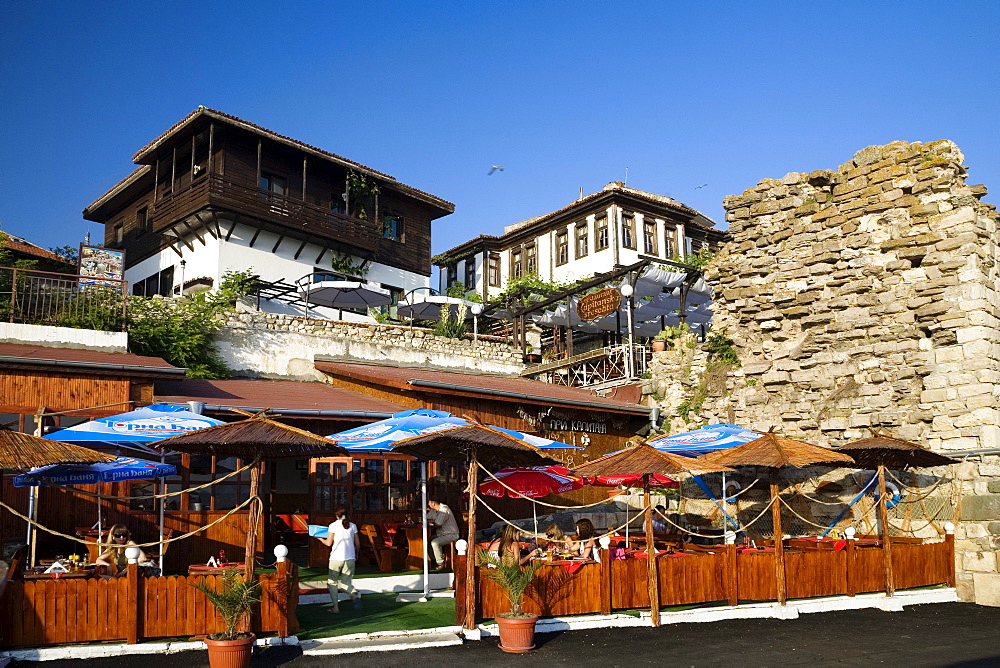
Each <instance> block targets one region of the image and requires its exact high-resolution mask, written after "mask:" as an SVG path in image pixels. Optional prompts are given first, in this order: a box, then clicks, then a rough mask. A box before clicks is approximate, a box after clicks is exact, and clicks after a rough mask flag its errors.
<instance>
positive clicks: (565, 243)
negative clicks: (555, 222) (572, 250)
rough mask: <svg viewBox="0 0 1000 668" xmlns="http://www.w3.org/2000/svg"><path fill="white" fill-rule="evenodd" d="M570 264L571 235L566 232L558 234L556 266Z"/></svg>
mask: <svg viewBox="0 0 1000 668" xmlns="http://www.w3.org/2000/svg"><path fill="white" fill-rule="evenodd" d="M567 262H569V234H567V233H566V230H563V231H562V232H557V233H556V264H557V265H561V264H566V263H567Z"/></svg>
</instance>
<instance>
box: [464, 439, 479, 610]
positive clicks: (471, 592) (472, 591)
mask: <svg viewBox="0 0 1000 668" xmlns="http://www.w3.org/2000/svg"><path fill="white" fill-rule="evenodd" d="M468 477H469V527H468V529H469V531H468V536H469V538H468V540H469V547H468V549H467V551H466V557H465V628H467V629H474V628H476V561H477V558H478V556H479V553H478V551H477V548H478V543H476V494H477V493H478V491H479V461H478V459H477V457H476V446H472V449H471V450H470V452H469V476H468Z"/></svg>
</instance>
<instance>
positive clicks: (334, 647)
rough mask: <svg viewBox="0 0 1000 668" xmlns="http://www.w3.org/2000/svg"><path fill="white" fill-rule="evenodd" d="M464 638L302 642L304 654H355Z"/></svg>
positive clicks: (453, 642)
mask: <svg viewBox="0 0 1000 668" xmlns="http://www.w3.org/2000/svg"><path fill="white" fill-rule="evenodd" d="M461 644H462V638H461V637H459V636H458V635H456V634H454V633H424V634H415V635H397V636H387V637H382V638H348V639H345V640H336V639H332V640H322V641H308V640H306V641H302V643H301V647H302V653H303V654H308V655H313V654H316V655H321V654H355V653H357V652H395V651H399V650H404V649H418V648H422V647H447V646H449V645H461Z"/></svg>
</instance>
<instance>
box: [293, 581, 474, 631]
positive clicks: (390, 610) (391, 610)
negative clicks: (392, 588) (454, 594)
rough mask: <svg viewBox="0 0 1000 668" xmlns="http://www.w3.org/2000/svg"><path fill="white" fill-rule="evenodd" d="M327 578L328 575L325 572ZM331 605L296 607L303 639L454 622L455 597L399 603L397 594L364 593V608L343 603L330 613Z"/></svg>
mask: <svg viewBox="0 0 1000 668" xmlns="http://www.w3.org/2000/svg"><path fill="white" fill-rule="evenodd" d="M324 577H325V575H324ZM329 609H330V604H329V603H325V604H315V605H300V606H299V607H298V609H297V610H296V616H297V617H298V619H299V625H300V626H301V627H302V630H301V631H299V632H298V633H297V634H296V635H298V637H299V638H301V639H307V638H329V637H331V636H343V635H348V634H351V633H374V632H378V631H409V630H414V629H431V628H436V627H439V626H454V625H455V599H453V598H445V597H442V598H432V599H431V600H429V601H427V602H426V603H397V602H396V594H364V595H362V597H361V609H360V610H355V609H354V605H353V604H352V603H351V602H350V601H341V602H340V613H339V614H334V613H331V612H328V610H329Z"/></svg>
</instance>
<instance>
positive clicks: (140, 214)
mask: <svg viewBox="0 0 1000 668" xmlns="http://www.w3.org/2000/svg"><path fill="white" fill-rule="evenodd" d="M135 229H136V232H137V233H138V234H145V233H146V232H149V230H150V226H149V209H147V208H146V207H142V208H141V209H139V210H138V211H136V212H135Z"/></svg>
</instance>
